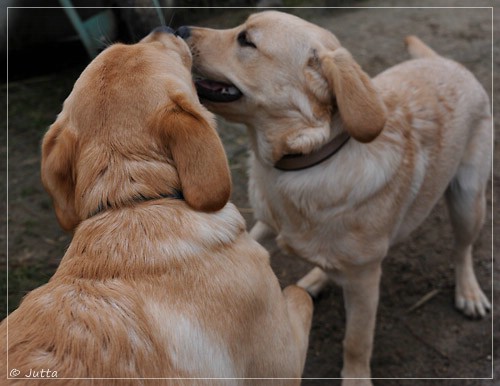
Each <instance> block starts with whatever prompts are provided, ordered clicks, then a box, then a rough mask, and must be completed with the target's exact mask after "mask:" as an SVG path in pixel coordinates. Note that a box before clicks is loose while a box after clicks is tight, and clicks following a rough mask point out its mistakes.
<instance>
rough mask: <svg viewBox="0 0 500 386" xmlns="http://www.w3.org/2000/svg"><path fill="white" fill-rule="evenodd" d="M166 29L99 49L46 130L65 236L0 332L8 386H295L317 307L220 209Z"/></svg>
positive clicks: (222, 201) (184, 63)
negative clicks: (266, 383)
mask: <svg viewBox="0 0 500 386" xmlns="http://www.w3.org/2000/svg"><path fill="white" fill-rule="evenodd" d="M172 32H173V31H172V30H169V29H168V28H163V29H160V30H155V31H154V32H153V33H152V34H150V35H149V36H147V37H146V38H144V39H143V40H142V41H141V42H139V43H138V44H135V45H129V46H127V45H122V44H116V45H113V46H111V47H109V48H107V49H106V50H105V51H104V52H103V53H102V54H100V55H99V56H98V57H97V58H96V59H95V60H94V61H93V62H92V63H91V64H90V65H89V66H88V67H87V69H86V70H85V71H84V72H83V73H82V75H81V76H80V78H79V79H78V80H77V82H76V84H75V86H74V89H73V91H72V92H71V94H70V96H69V97H68V98H67V100H66V101H65V103H64V107H63V110H62V112H61V114H60V115H59V116H58V118H57V120H56V122H55V123H54V124H53V125H52V126H51V127H50V129H49V131H48V132H47V134H46V135H45V138H44V140H43V145H42V153H43V154H42V180H43V184H44V186H45V187H46V189H47V190H48V192H49V193H50V194H51V196H52V198H53V202H54V206H55V210H56V214H57V218H58V220H59V222H60V224H61V226H62V227H63V228H64V229H66V230H72V231H74V236H73V240H72V242H71V245H70V246H69V248H68V250H67V253H66V254H65V256H64V257H63V259H62V261H61V264H60V266H59V268H58V270H57V272H56V273H55V274H54V276H53V277H52V278H51V279H50V281H49V283H48V284H46V285H44V286H42V287H40V288H38V289H36V290H34V291H32V292H31V293H29V294H28V295H27V296H26V297H25V299H24V300H23V302H22V303H21V305H20V307H19V308H18V309H17V310H16V311H14V312H13V313H12V314H11V315H9V316H8V318H7V319H6V320H5V321H3V322H2V324H1V326H0V330H1V334H2V336H5V335H6V334H7V328H8V345H3V348H2V350H1V354H0V356H1V358H2V363H6V356H7V355H8V370H9V371H10V374H9V375H10V378H11V379H10V380H9V381H8V383H9V384H13V385H15V384H23V385H24V384H25V383H26V382H27V380H26V378H27V377H38V378H40V379H38V381H37V380H34V379H30V381H31V382H30V384H42V383H44V381H46V379H41V378H47V377H50V378H53V377H57V378H77V379H79V380H77V381H73V382H72V383H71V384H88V381H86V380H85V379H82V378H93V380H92V384H93V385H115V384H116V385H118V384H119V385H124V384H127V385H128V384H130V385H135V384H137V382H138V381H137V380H134V379H136V378H144V379H146V378H152V379H151V380H150V381H145V380H144V381H141V382H142V383H141V384H148V385H149V384H158V385H165V384H169V385H170V384H171V385H184V384H189V385H191V384H193V385H201V384H210V385H214V384H217V385H219V384H228V385H243V384H260V381H258V380H257V381H255V380H251V379H250V380H245V379H244V378H255V377H257V378H258V377H269V378H288V379H281V380H279V379H277V380H275V381H274V383H273V384H299V383H300V376H301V374H302V370H303V366H304V361H305V356H306V351H307V343H308V334H309V328H310V321H311V317H312V301H311V299H310V297H309V295H308V294H307V293H306V292H305V291H304V290H303V289H301V288H298V287H295V286H291V287H288V288H286V289H285V290H284V291H283V292H282V291H281V289H280V286H279V283H278V281H277V279H276V277H275V275H274V273H273V272H272V270H271V267H270V265H269V256H268V254H267V252H266V251H265V250H264V249H263V248H262V247H261V246H259V245H258V244H257V243H256V242H255V241H253V239H252V238H251V237H250V236H249V235H248V233H247V232H246V230H245V224H244V220H243V218H242V217H241V215H240V214H239V212H238V211H237V209H236V207H235V206H234V205H232V204H231V203H228V198H229V195H230V191H231V180H230V173H229V168H228V164H227V160H226V155H225V153H224V149H223V147H222V144H221V141H220V139H219V137H218V135H217V133H216V130H215V128H214V120H213V116H212V114H211V113H209V112H208V111H207V110H206V109H205V108H204V107H203V106H202V105H201V104H200V103H199V102H198V97H197V95H196V90H195V88H194V84H193V82H192V78H191V72H190V71H191V54H190V52H189V49H188V46H187V45H186V43H185V42H184V41H183V40H182V39H181V38H179V37H177V36H175V35H174V34H173V33H172ZM11 369H14V370H15V372H14V370H11ZM116 378H124V379H121V380H117V379H116ZM163 378H170V379H171V380H170V381H168V380H164V379H163ZM172 378H174V379H172ZM176 378H179V379H176ZM181 378H187V379H181ZM189 378H231V380H226V381H224V380H218V381H211V380H210V379H205V380H203V379H198V380H196V379H189ZM68 382H69V381H68V380H67V379H66V380H64V379H60V380H59V381H56V382H55V383H56V384H67V383H68ZM44 384H45V383H44Z"/></svg>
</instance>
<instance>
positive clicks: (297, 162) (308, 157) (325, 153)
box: [274, 132, 351, 171]
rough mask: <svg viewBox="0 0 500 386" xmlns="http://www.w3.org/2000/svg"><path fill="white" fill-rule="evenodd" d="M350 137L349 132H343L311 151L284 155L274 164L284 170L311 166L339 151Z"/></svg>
mask: <svg viewBox="0 0 500 386" xmlns="http://www.w3.org/2000/svg"><path fill="white" fill-rule="evenodd" d="M349 138H351V136H350V135H349V134H348V133H346V132H342V133H340V134H339V135H337V136H336V137H334V138H333V139H332V140H331V141H330V142H328V143H326V144H325V145H323V146H322V147H320V148H319V149H318V150H315V151H313V152H311V153H308V154H286V155H284V156H283V157H281V158H280V159H279V160H278V161H277V162H276V163H275V164H274V167H275V168H276V169H279V170H283V171H296V170H303V169H308V168H311V167H313V166H315V165H318V164H319V163H321V162H323V161H325V160H327V159H328V158H330V157H331V156H333V155H334V154H335V153H337V152H338V151H339V150H340V149H341V148H342V147H343V146H344V145H345V144H346V143H347V141H348V140H349Z"/></svg>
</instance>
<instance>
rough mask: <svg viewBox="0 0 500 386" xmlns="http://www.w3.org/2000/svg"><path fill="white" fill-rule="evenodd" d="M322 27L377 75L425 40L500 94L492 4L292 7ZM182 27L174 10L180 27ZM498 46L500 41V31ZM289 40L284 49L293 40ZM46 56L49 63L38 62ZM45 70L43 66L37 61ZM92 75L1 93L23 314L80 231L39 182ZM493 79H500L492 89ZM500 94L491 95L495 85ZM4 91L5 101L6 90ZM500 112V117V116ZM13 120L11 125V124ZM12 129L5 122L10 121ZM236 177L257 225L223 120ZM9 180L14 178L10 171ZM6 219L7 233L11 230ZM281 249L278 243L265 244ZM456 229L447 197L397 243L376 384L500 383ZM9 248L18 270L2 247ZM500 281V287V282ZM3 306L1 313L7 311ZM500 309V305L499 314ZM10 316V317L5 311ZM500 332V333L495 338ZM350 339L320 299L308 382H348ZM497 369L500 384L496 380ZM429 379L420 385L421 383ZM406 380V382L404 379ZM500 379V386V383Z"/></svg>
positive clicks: (332, 301) (482, 276) (329, 303)
mask: <svg viewBox="0 0 500 386" xmlns="http://www.w3.org/2000/svg"><path fill="white" fill-rule="evenodd" d="M359 4H360V5H362V6H364V7H371V6H375V7H382V6H387V7H394V6H397V5H401V2H399V3H398V2H396V1H363V2H360V3H359ZM421 5H422V1H420V2H419V1H414V0H407V1H405V2H404V6H405V7H413V6H414V7H419V6H421ZM428 5H432V6H437V5H443V6H453V7H457V6H471V5H472V6H474V7H478V6H484V7H489V6H491V5H492V3H490V2H488V1H475V2H473V1H469V2H464V1H457V0H452V1H444V2H443V1H441V2H439V1H438V2H433V3H432V4H428ZM255 11H256V10H242V9H239V10H224V11H223V10H221V14H220V16H218V17H213V18H210V19H206V20H203V21H202V22H201V23H198V24H203V25H206V26H211V27H217V28H222V27H224V28H225V27H232V26H235V25H237V24H239V23H240V22H241V21H243V20H244V19H245V17H246V15H248V14H249V13H250V12H255ZM288 11H290V12H293V13H295V14H297V15H299V16H301V17H303V18H305V19H307V20H309V21H312V22H314V23H316V24H318V25H321V26H323V27H325V28H327V29H329V30H331V31H332V32H334V33H335V35H336V36H337V37H338V38H339V39H340V41H341V43H342V44H343V45H344V46H345V47H346V48H347V49H348V50H349V51H350V52H351V53H352V54H353V56H354V57H355V58H356V59H357V61H358V62H359V63H360V64H361V66H362V67H363V68H364V69H365V70H366V71H367V72H368V73H369V74H370V75H376V74H377V73H379V72H381V71H382V70H384V69H386V68H387V67H390V66H392V65H394V64H396V63H398V62H400V61H402V60H405V59H406V58H407V54H406V52H405V49H404V44H403V38H404V37H405V36H406V35H409V34H415V35H417V36H419V37H420V38H422V39H423V40H424V41H425V42H427V43H428V44H429V45H430V46H431V47H433V48H434V49H435V50H436V51H438V52H439V53H441V54H442V55H444V56H447V57H450V58H453V59H455V60H457V61H459V62H461V63H462V64H464V65H465V66H466V67H467V68H469V69H470V70H471V71H472V72H473V73H474V74H475V75H476V76H477V78H478V79H479V81H480V82H481V83H482V85H483V86H484V87H485V89H486V91H487V92H488V93H489V94H490V95H491V93H492V91H493V92H494V93H495V95H498V89H499V87H500V78H499V76H498V74H499V67H498V66H499V64H500V50H498V49H497V50H495V53H494V55H495V56H494V57H493V61H494V66H495V70H496V71H495V72H494V75H492V47H493V44H492V12H493V13H494V16H495V20H499V18H500V12H498V9H495V10H492V9H491V8H446V9H429V8H427V9H426V8H406V9H402V8H357V9H328V10H325V9H295V10H288ZM172 24H173V26H176V25H175V15H174V19H173V22H172ZM495 34H496V36H495V40H496V41H499V39H498V38H499V36H498V32H495ZM284 44H286V42H284ZM40 60H41V59H40ZM34 65H36V59H35V60H34ZM81 70H82V68H73V69H70V70H67V71H63V72H60V73H58V74H53V75H46V76H43V77H38V78H32V79H27V80H23V81H16V82H11V83H9V84H8V85H5V86H1V87H2V88H3V90H5V91H6V93H8V117H7V118H8V120H7V122H8V144H7V138H6V133H7V130H0V136H1V141H0V151H1V153H2V155H5V154H6V153H7V148H8V158H7V161H8V165H6V164H4V163H2V164H1V168H2V172H4V171H6V170H7V168H8V178H7V179H2V180H1V183H2V190H1V194H2V196H3V197H2V198H4V199H3V200H2V201H1V204H0V205H2V206H3V207H2V209H3V210H2V211H1V213H2V216H6V209H7V208H6V207H5V203H6V202H7V200H6V197H5V194H6V192H7V187H6V186H5V185H6V180H8V216H6V217H4V219H5V220H7V221H2V222H1V225H0V226H1V227H2V232H0V243H1V244H2V245H4V246H5V248H1V251H2V252H1V256H0V268H2V273H4V278H2V279H3V280H1V281H2V289H3V290H4V292H3V293H6V292H7V288H5V286H6V283H7V277H6V274H7V271H8V285H9V287H8V301H9V304H8V307H9V309H10V310H13V309H15V308H16V307H17V304H18V303H19V301H20V299H21V297H22V296H23V295H24V294H25V293H27V292H28V291H30V290H31V289H33V288H35V287H37V286H39V285H41V284H42V283H44V282H46V281H47V280H48V279H49V278H50V276H51V275H52V274H53V272H54V270H55V269H56V268H57V265H58V263H59V261H60V258H61V257H62V255H63V254H64V250H65V249H66V248H67V246H68V244H69V242H70V236H69V235H67V234H65V233H64V232H63V231H62V230H61V229H60V228H59V226H58V224H57V222H56V220H55V216H54V214H53V210H52V207H51V203H50V200H49V198H48V196H47V194H46V193H45V192H44V191H43V188H42V186H41V184H40V176H39V164H40V157H39V154H40V151H39V146H40V140H41V138H42V136H43V134H44V132H45V130H46V128H47V127H48V125H49V124H50V123H52V122H53V121H54V119H55V116H56V114H57V113H58V112H59V111H60V108H61V104H62V102H63V100H64V98H65V97H66V96H67V95H68V93H69V92H70V90H71V87H72V84H73V83H74V81H75V79H76V77H77V76H78V75H79V73H80V71H81ZM492 76H494V82H492ZM493 84H494V85H495V89H494V90H492V85H493ZM6 93H5V92H4V93H2V98H5V97H6V96H7V95H5V94H6ZM499 111H500V108H496V109H495V118H496V119H495V120H496V121H497V122H499V121H500V112H499ZM5 121H6V120H2V122H5ZM3 124H4V125H5V124H6V123H3ZM219 130H220V135H221V137H222V139H223V142H224V144H225V146H226V150H227V153H228V157H229V161H230V166H231V170H232V174H233V182H234V193H233V197H232V200H233V202H235V203H236V205H237V206H238V207H239V208H240V210H241V212H242V214H243V215H244V217H245V219H246V220H247V223H248V227H249V228H250V227H251V225H252V224H253V221H254V220H253V217H252V212H251V209H250V208H249V204H248V199H247V193H246V190H247V175H246V162H247V161H246V158H247V150H248V140H247V137H246V133H245V128H244V127H242V126H239V125H234V124H229V123H228V122H224V121H222V120H220V121H219ZM499 130H500V128H499V126H498V124H497V125H496V126H495V131H496V138H497V140H496V141H495V142H496V149H495V153H494V155H495V161H494V168H493V173H492V177H493V178H492V189H488V211H487V213H488V216H487V219H486V224H485V226H484V229H483V231H482V233H481V236H480V238H479V239H478V241H477V243H476V245H475V267H476V271H477V275H478V279H479V282H480V283H481V286H482V288H483V290H484V291H485V293H486V294H487V295H488V297H489V298H490V299H492V298H493V297H495V298H496V299H499V298H500V290H499V286H498V285H496V287H495V288H493V282H494V280H493V279H495V280H498V278H499V277H500V266H499V262H498V258H496V259H495V258H493V252H492V250H493V249H494V250H497V251H498V250H499V249H500V238H498V237H496V238H494V237H493V235H495V234H496V235H498V234H499V230H500V228H499V227H500V220H499V218H498V216H497V215H496V213H495V212H496V211H497V209H496V208H495V209H492V201H496V202H498V201H499V199H500V168H498V167H495V166H497V165H498V160H499V155H500V154H499V151H500V150H499V146H498V143H497V142H498V137H499V135H500V132H499ZM4 175H5V174H4ZM6 224H8V233H7V229H6ZM264 245H265V246H266V247H267V248H268V250H275V249H276V248H275V243H274V240H267V241H266V242H265V244H264ZM451 245H452V235H451V227H450V225H449V222H448V215H447V213H446V210H445V206H444V205H443V203H442V202H440V203H439V204H438V206H437V207H436V209H435V210H434V211H433V213H432V215H431V216H430V218H429V219H428V220H427V221H426V222H425V223H424V224H423V226H422V227H420V229H419V230H417V231H416V232H415V233H414V234H413V235H412V236H411V237H410V239H409V240H408V241H407V242H405V243H403V244H401V245H400V246H398V247H396V248H393V249H392V250H391V251H390V253H389V255H388V257H387V259H386V261H385V263H384V274H383V279H382V285H381V299H380V305H379V310H378V322H377V329H376V337H375V349H374V353H373V360H372V368H373V377H375V378H380V379H379V380H375V381H374V384H375V385H402V384H404V385H415V384H418V385H420V384H422V385H423V384H425V385H471V386H472V385H474V386H475V385H492V384H495V385H500V350H499V346H500V334H499V332H500V321H499V319H498V318H496V320H494V321H493V319H494V318H492V316H491V314H490V315H489V316H488V317H487V318H486V319H483V320H479V321H477V320H469V319H467V318H465V317H463V316H462V315H461V314H460V313H459V312H457V311H456V310H455V309H454V308H453V291H454V287H453V282H454V281H453V268H452V265H451V261H450V256H449V255H450V252H451ZM5 250H7V251H8V263H7V259H6V255H5V253H4V252H3V251H5ZM272 266H273V268H274V270H275V272H276V274H277V276H278V278H279V280H280V282H281V283H282V285H283V286H285V285H287V284H290V283H293V282H295V281H296V280H297V279H299V278H300V277H301V276H302V275H304V274H305V273H306V272H307V271H308V270H309V269H310V266H309V265H307V264H306V263H303V262H302V261H300V260H299V259H298V258H296V257H293V256H285V255H282V254H281V253H279V252H274V253H273V254H272ZM497 284H498V283H497ZM428 294H434V296H433V297H432V298H431V299H430V300H428V301H427V302H425V303H424V304H423V305H422V306H420V307H418V308H417V309H415V310H410V308H411V307H412V306H413V305H414V304H415V303H416V302H418V301H419V300H420V299H422V298H423V297H425V296H426V295H428ZM5 300H6V299H3V304H2V305H3V307H1V309H2V311H4V310H5V309H6V307H5ZM499 309H500V307H499V306H498V304H495V306H494V311H495V312H494V313H495V314H496V315H497V316H498V312H499ZM4 315H5V313H3V315H2V316H4ZM493 332H495V334H493ZM343 333H344V308H343V302H342V296H341V291H340V289H339V288H337V287H335V286H333V285H332V286H330V287H329V288H328V289H327V290H326V291H325V292H324V293H322V294H321V295H320V297H319V298H318V299H316V301H315V311H314V320H313V326H312V331H311V335H310V347H309V353H308V359H307V363H306V367H305V371H304V378H307V379H305V380H304V381H303V385H316V384H325V385H339V384H340V380H338V379H328V380H325V379H324V378H338V377H339V374H340V369H341V365H342V349H341V342H342V336H343ZM493 362H496V366H495V374H496V377H495V378H496V380H495V381H493V380H491V377H492V374H493V368H494V367H493ZM422 378H424V379H427V380H417V379H422ZM404 379H406V380H404ZM495 382H496V383H495Z"/></svg>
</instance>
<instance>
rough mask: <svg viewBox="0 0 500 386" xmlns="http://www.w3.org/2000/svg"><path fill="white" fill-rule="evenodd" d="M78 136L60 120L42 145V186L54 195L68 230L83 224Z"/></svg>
mask: <svg viewBox="0 0 500 386" xmlns="http://www.w3.org/2000/svg"><path fill="white" fill-rule="evenodd" d="M76 145H77V137H76V133H73V132H72V131H71V130H69V129H67V128H66V127H65V126H64V125H63V124H62V123H61V122H59V121H56V122H55V123H53V124H52V126H50V129H49V130H48V131H47V133H46V134H45V136H44V138H43V142H42V168H41V177H42V183H43V186H44V187H45V189H46V190H47V192H48V193H49V194H50V195H51V197H52V201H53V203H54V209H55V212H56V216H57V220H58V221H59V224H60V225H61V227H62V228H63V229H64V230H66V231H73V230H74V228H75V227H76V226H77V225H78V224H79V223H80V220H81V219H80V218H79V216H78V215H77V213H76V209H75V173H74V164H75V162H74V161H75V156H76Z"/></svg>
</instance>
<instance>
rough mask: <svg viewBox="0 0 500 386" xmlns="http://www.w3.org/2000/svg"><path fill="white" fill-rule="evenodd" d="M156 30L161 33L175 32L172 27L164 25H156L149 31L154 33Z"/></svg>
mask: <svg viewBox="0 0 500 386" xmlns="http://www.w3.org/2000/svg"><path fill="white" fill-rule="evenodd" d="M156 32H161V33H166V34H173V33H175V31H174V30H173V29H172V28H170V27H167V26H166V25H163V26H161V27H156V28H155V29H154V30H152V31H151V33H156Z"/></svg>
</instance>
